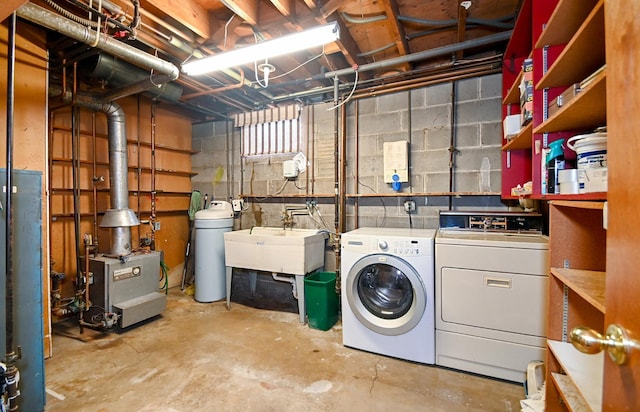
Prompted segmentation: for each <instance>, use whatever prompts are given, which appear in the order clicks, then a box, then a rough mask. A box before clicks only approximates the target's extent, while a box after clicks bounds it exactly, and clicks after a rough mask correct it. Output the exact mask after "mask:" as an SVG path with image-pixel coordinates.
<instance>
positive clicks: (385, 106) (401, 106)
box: [377, 92, 409, 114]
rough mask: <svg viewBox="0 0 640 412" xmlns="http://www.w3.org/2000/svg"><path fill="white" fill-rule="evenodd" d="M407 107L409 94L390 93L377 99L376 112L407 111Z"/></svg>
mask: <svg viewBox="0 0 640 412" xmlns="http://www.w3.org/2000/svg"><path fill="white" fill-rule="evenodd" d="M408 106H409V93H408V92H400V93H390V94H384V95H382V96H380V97H379V98H378V110H377V112H378V113H380V114H382V113H389V112H397V111H402V110H407V108H408Z"/></svg>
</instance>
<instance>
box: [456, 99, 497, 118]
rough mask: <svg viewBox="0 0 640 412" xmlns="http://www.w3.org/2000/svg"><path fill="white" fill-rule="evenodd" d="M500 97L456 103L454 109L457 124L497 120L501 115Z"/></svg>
mask: <svg viewBox="0 0 640 412" xmlns="http://www.w3.org/2000/svg"><path fill="white" fill-rule="evenodd" d="M500 104H501V101H500V99H498V98H496V99H487V100H482V103H481V104H480V103H479V102H478V101H475V100H474V101H468V102H462V103H458V105H457V107H456V110H457V114H456V120H457V122H458V124H469V123H483V122H499V121H502V120H501V119H500V116H501V112H500V110H501V106H500Z"/></svg>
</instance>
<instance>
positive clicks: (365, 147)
mask: <svg viewBox="0 0 640 412" xmlns="http://www.w3.org/2000/svg"><path fill="white" fill-rule="evenodd" d="M378 140H379V139H378V135H370V136H360V139H359V142H358V152H359V153H360V158H362V157H368V156H378V155H380V156H382V152H380V150H381V148H382V143H378ZM350 153H351V155H352V156H353V155H355V151H353V152H350Z"/></svg>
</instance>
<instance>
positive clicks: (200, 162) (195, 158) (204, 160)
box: [191, 152, 214, 169]
mask: <svg viewBox="0 0 640 412" xmlns="http://www.w3.org/2000/svg"><path fill="white" fill-rule="evenodd" d="M213 164H214V161H213V153H211V152H200V153H196V154H194V155H192V156H191V167H192V168H193V169H196V168H203V169H204V168H210V167H213Z"/></svg>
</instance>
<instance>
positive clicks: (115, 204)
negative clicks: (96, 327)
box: [76, 95, 140, 256]
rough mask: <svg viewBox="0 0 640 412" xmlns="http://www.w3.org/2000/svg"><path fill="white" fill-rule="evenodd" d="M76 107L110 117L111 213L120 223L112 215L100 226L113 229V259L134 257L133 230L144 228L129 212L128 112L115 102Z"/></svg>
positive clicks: (80, 99)
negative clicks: (129, 255) (114, 257)
mask: <svg viewBox="0 0 640 412" xmlns="http://www.w3.org/2000/svg"><path fill="white" fill-rule="evenodd" d="M76 104H78V105H80V106H83V107H86V108H89V109H91V110H95V111H99V112H102V113H104V114H105V115H107V122H108V126H107V127H108V133H109V176H110V180H111V182H110V185H109V186H110V187H111V190H110V194H111V209H112V211H111V213H115V214H117V215H118V216H117V217H116V219H115V220H116V222H115V223H114V222H111V221H110V218H111V216H109V215H108V213H109V211H108V212H107V213H105V216H104V218H103V220H102V222H101V224H100V226H102V227H111V228H112V232H111V255H115V256H124V255H128V254H129V253H131V228H130V226H137V225H139V224H140V222H139V221H138V219H137V218H136V217H135V214H134V213H133V210H131V209H129V186H128V183H127V172H128V164H129V163H128V159H127V129H126V119H125V114H124V110H123V109H122V107H120V105H119V104H117V103H115V102H110V103H102V102H97V101H95V100H94V99H93V98H91V97H84V96H81V95H79V96H76Z"/></svg>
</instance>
